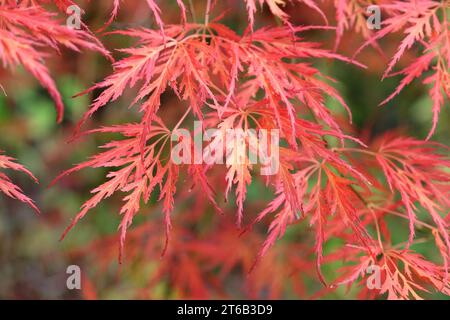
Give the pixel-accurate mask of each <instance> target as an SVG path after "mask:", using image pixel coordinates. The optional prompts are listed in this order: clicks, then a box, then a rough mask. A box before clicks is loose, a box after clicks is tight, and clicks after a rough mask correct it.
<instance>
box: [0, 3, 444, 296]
mask: <svg viewBox="0 0 450 320" xmlns="http://www.w3.org/2000/svg"><path fill="white" fill-rule="evenodd" d="M160 2H161V1H160ZM223 2H224V3H226V4H219V6H222V7H223V9H224V11H225V9H228V10H229V12H228V13H227V14H226V15H225V17H224V19H223V22H224V23H225V24H227V25H228V26H230V27H231V28H232V29H234V30H236V31H237V32H242V31H243V30H244V29H245V28H246V26H247V14H246V10H245V7H244V4H243V2H242V1H223ZM80 4H81V7H82V8H83V9H84V10H85V11H86V15H84V16H83V21H84V22H85V23H86V24H87V25H88V26H90V27H91V29H92V30H97V29H99V28H100V27H101V26H102V25H103V24H104V22H105V21H106V20H107V19H108V17H109V13H110V12H111V9H112V1H91V2H89V3H87V2H80ZM204 5H205V1H200V0H194V6H195V8H196V11H197V12H198V15H199V16H201V15H202V14H203V12H204V11H203V10H204ZM225 6H226V8H225ZM163 8H164V9H163V16H164V19H165V22H174V23H177V22H178V21H179V10H178V9H177V6H176V1H164V5H163ZM324 8H325V12H326V14H327V16H328V17H329V19H330V24H332V25H333V24H334V23H335V22H334V21H333V16H334V9H333V8H327V7H326V6H325V7H324ZM221 11H222V9H221V8H220V7H219V8H217V9H216V10H215V12H221ZM286 11H288V12H289V14H290V16H291V17H292V20H293V21H292V22H293V23H294V24H297V25H300V24H316V25H317V24H322V23H323V22H322V20H321V18H320V16H319V15H318V14H317V13H315V12H314V11H312V10H311V9H309V8H307V7H305V6H302V5H296V6H295V7H287V8H286ZM258 17H259V18H258V22H257V25H265V24H270V23H274V24H275V23H277V22H276V21H274V20H273V19H272V17H271V15H270V13H269V12H268V10H267V8H264V10H263V11H262V12H258ZM153 21H154V19H153V16H152V14H151V13H150V12H149V10H148V9H147V7H146V5H145V2H144V1H127V2H126V4H125V2H123V5H122V7H121V10H120V14H119V17H118V19H117V20H116V22H114V23H113V24H112V25H111V26H110V30H114V29H124V28H127V27H136V26H145V27H155V26H154V22H153ZM305 37H306V38H307V39H308V40H317V41H320V42H321V43H323V44H324V46H325V47H328V48H329V49H332V48H333V45H334V33H333V31H325V32H324V31H320V32H308V33H307V34H306V35H305ZM101 40H102V41H103V42H104V44H105V46H106V47H107V48H108V49H110V50H113V49H118V48H125V47H128V46H130V45H132V43H133V42H132V40H131V39H128V38H126V37H123V36H117V35H102V38H101ZM363 41H364V39H363V38H362V37H360V36H359V35H358V34H356V33H354V32H349V33H347V34H345V35H344V37H343V39H342V42H341V44H340V46H339V48H338V52H339V53H341V54H343V55H346V56H352V54H353V53H354V52H355V50H356V49H357V48H358V47H359V46H360V45H361V44H362V43H363ZM384 41H385V42H384V43H383V45H384V48H386V52H385V54H386V56H387V57H390V56H392V53H393V52H394V51H395V49H396V47H397V45H398V43H399V38H395V37H392V38H389V39H386V40H384ZM113 53H114V55H115V56H116V57H120V54H118V53H117V52H113ZM358 60H359V61H360V62H362V63H364V64H366V65H367V66H368V68H367V69H366V70H363V69H360V68H357V67H355V66H351V65H348V64H345V63H335V62H333V63H327V62H323V63H321V64H320V65H319V67H320V69H321V70H322V71H323V72H324V73H325V74H327V75H330V76H332V77H334V78H335V79H337V80H338V83H337V84H336V85H335V86H336V87H337V88H338V89H339V91H340V93H341V94H342V95H343V97H344V99H345V100H346V102H347V103H348V105H349V106H350V107H351V109H352V112H353V118H354V124H355V127H354V128H350V127H349V128H348V130H349V131H350V132H353V134H355V135H357V136H364V137H368V138H369V139H370V137H374V136H376V135H379V134H380V133H382V132H385V131H387V130H392V129H399V130H403V131H404V132H405V133H407V134H409V135H412V136H415V137H418V138H425V137H426V135H427V133H428V131H429V129H430V127H431V101H430V99H429V97H428V95H427V90H428V88H426V87H425V86H423V85H422V84H421V82H420V81H414V82H413V83H412V85H410V86H408V87H407V88H405V89H404V90H403V91H402V92H401V94H400V95H399V96H398V97H397V98H395V99H393V100H392V101H391V102H389V103H388V104H387V105H386V106H384V107H379V106H378V104H379V103H380V102H381V101H382V100H383V99H384V98H385V97H387V96H388V95H389V94H390V93H391V92H393V91H394V89H395V87H396V86H397V85H398V83H399V80H400V78H398V77H395V78H390V79H386V80H384V81H383V82H381V81H380V78H381V75H382V73H383V71H384V68H385V67H386V62H387V61H386V60H385V59H384V58H383V57H380V55H379V54H378V53H377V52H376V51H375V50H373V49H372V48H368V49H366V50H364V51H363V53H362V54H361V55H360V56H359V57H358ZM407 62H408V57H406V58H405V59H404V61H403V60H402V63H407ZM48 63H49V68H50V70H51V74H52V76H53V78H54V79H55V81H56V82H57V84H58V88H59V89H60V91H61V93H62V95H63V97H64V102H65V107H66V112H65V119H64V122H63V123H62V124H61V125H57V124H56V123H55V117H56V114H55V111H54V106H53V102H52V100H51V99H50V97H49V96H48V94H47V92H46V91H45V90H44V89H42V88H41V87H40V86H39V84H38V83H37V82H36V81H35V80H34V79H33V78H32V77H31V76H30V75H29V74H27V73H26V72H25V71H24V70H22V69H20V68H18V69H16V70H14V72H11V70H5V69H1V68H0V83H2V85H3V87H4V88H5V91H6V92H7V95H6V96H5V95H4V94H0V132H1V134H0V149H2V150H4V151H5V152H6V154H8V155H9V156H12V157H15V158H17V159H18V161H19V162H20V163H22V164H24V165H25V166H26V167H27V168H28V169H30V170H31V171H32V172H33V173H34V175H35V176H36V177H37V178H38V179H39V182H40V184H39V185H36V184H34V183H33V182H32V181H30V180H29V178H28V177H26V176H24V175H23V174H20V173H13V172H8V174H10V176H11V177H12V179H13V180H14V181H15V182H17V184H18V185H19V186H21V187H23V189H24V191H25V193H26V194H27V195H29V196H30V197H31V198H32V199H34V200H35V201H36V202H37V205H38V206H39V208H40V209H41V211H42V214H41V215H40V216H38V215H36V214H35V213H34V212H33V211H32V210H31V209H30V208H28V207H27V206H26V205H24V204H22V203H20V202H19V201H13V200H10V199H9V198H7V197H5V196H3V195H2V196H0V211H1V212H0V298H1V299H5V298H8V299H90V298H102V299H117V298H123V299H127V298H179V297H191V298H196V297H199V298H206V297H209V298H227V297H228V298H252V297H256V298H288V299H289V298H298V297H303V298H312V297H314V295H315V294H316V293H318V292H320V291H321V284H320V282H319V281H318V280H314V279H316V278H317V277H316V275H315V270H314V262H313V260H312V258H311V257H312V256H313V253H312V252H311V250H312V248H308V247H307V246H305V247H303V246H302V245H301V244H299V243H302V240H304V239H307V238H310V237H311V236H312V235H311V234H309V232H308V226H307V224H303V225H302V224H300V225H298V226H295V228H293V229H289V230H288V232H287V235H286V236H285V237H284V238H283V240H281V241H279V243H278V244H277V245H276V247H275V248H274V249H273V250H272V251H271V253H270V254H269V255H268V256H267V257H266V259H265V260H264V261H263V262H262V263H261V265H260V266H259V267H258V268H257V269H256V270H255V272H253V273H252V275H251V276H250V278H254V279H255V280H254V281H252V280H251V279H250V280H249V281H247V280H245V281H243V279H245V278H246V272H245V271H243V270H245V269H246V268H247V270H248V268H249V267H251V265H252V263H253V260H254V258H255V255H256V252H257V251H258V250H259V246H260V245H261V243H262V241H263V239H264V234H265V232H266V230H265V229H264V228H261V229H257V230H256V231H258V232H259V233H258V232H255V234H254V235H251V236H247V238H245V239H242V238H239V231H238V230H236V229H235V227H234V225H233V218H234V209H233V206H232V205H229V207H230V210H229V212H227V213H226V214H225V216H224V217H219V216H218V215H217V214H215V213H214V210H211V208H205V209H204V210H210V211H211V213H210V214H207V215H203V216H202V217H201V219H196V217H195V212H199V211H201V210H202V208H196V210H194V209H193V208H194V207H196V206H197V207H198V206H200V207H201V204H199V202H202V197H201V193H200V194H194V195H193V197H191V198H192V199H190V198H189V197H188V196H187V195H186V198H185V200H184V202H182V205H177V206H178V207H177V209H176V212H175V213H174V218H173V220H174V225H175V226H174V235H173V237H172V239H171V241H172V242H171V244H170V248H169V252H168V253H167V254H166V256H165V257H163V258H162V259H161V258H160V253H161V248H162V246H163V245H164V232H163V224H162V221H161V208H160V206H159V205H158V204H157V203H156V201H153V203H151V204H150V205H148V206H146V207H143V208H142V210H141V212H140V213H139V214H138V216H137V217H136V219H135V221H134V224H133V226H132V227H131V229H130V232H129V236H128V239H127V257H126V258H125V261H124V263H123V264H122V265H120V264H119V263H118V259H117V257H118V242H117V238H116V236H115V235H116V232H117V227H118V225H119V223H120V216H119V214H118V209H119V205H120V202H121V197H120V196H115V197H112V198H111V199H108V200H107V201H104V202H103V203H101V204H100V205H99V206H97V208H96V209H95V210H92V212H90V213H89V214H88V215H87V217H86V218H85V219H83V220H82V221H81V222H80V223H79V224H78V225H77V226H76V227H75V229H74V230H72V231H71V233H70V234H69V235H68V236H67V238H66V239H65V240H64V241H61V242H60V241H59V237H60V236H61V234H62V232H63V230H64V229H65V227H66V226H67V225H68V224H69V223H70V221H71V219H72V218H73V217H74V216H75V214H76V213H77V212H78V210H79V208H80V206H81V204H82V203H83V202H84V201H85V200H87V199H88V197H89V190H91V189H92V188H93V187H95V186H97V185H98V184H100V183H101V182H102V181H104V175H105V172H104V171H102V170H93V169H88V170H84V171H82V172H79V173H76V174H73V175H71V176H70V177H68V178H65V179H64V180H62V181H61V182H59V183H58V184H56V185H54V186H52V187H51V188H47V186H48V185H49V183H50V182H51V181H52V179H54V178H55V177H56V176H57V175H58V174H59V173H61V172H62V171H64V170H66V169H69V168H71V167H72V165H73V164H75V163H78V162H80V161H82V160H84V159H86V158H87V157H88V156H90V155H92V154H94V153H96V152H97V146H99V145H101V144H102V143H104V142H105V141H107V140H105V137H102V136H91V137H87V138H83V139H81V140H78V141H75V142H69V139H70V137H71V135H72V133H73V130H74V126H75V124H76V122H77V121H78V120H79V119H80V117H81V115H82V114H83V112H84V111H86V110H87V108H88V105H89V103H90V101H91V99H92V96H95V95H96V94H97V93H96V92H94V93H93V94H92V95H86V96H82V97H78V98H72V96H73V95H75V94H77V93H79V92H82V91H83V90H85V89H86V88H88V87H90V86H91V85H92V84H94V83H95V82H97V81H100V80H101V79H103V78H104V77H105V76H106V75H108V74H109V73H110V72H111V65H110V63H109V62H108V61H106V60H105V59H104V58H103V57H101V56H100V55H98V54H95V53H92V52H87V51H85V52H83V53H81V54H74V53H72V52H69V51H65V50H63V51H62V52H61V54H60V55H59V56H58V55H55V56H53V57H52V58H50V59H48ZM132 97H133V91H132V90H129V91H128V92H127V93H126V94H125V95H124V97H123V98H122V99H121V100H119V101H118V102H117V103H115V104H112V105H111V106H109V107H107V108H105V109H103V110H102V111H100V112H99V113H97V114H96V116H94V117H93V119H92V120H91V121H90V122H89V123H88V125H87V126H86V128H89V127H98V126H99V125H106V124H120V123H126V122H130V121H134V120H136V119H137V114H136V110H133V109H131V110H129V109H127V108H126V107H125V106H126V105H127V103H124V102H123V101H125V102H126V101H130V100H131V99H132ZM164 103H167V104H170V103H171V98H170V97H167V98H166V99H165V100H163V104H164ZM329 105H330V108H331V109H333V110H334V109H336V112H341V110H340V108H337V107H336V106H335V105H334V102H333V101H330V103H329ZM343 116H344V115H343ZM449 120H450V117H449V108H448V103H447V106H446V107H444V108H443V110H442V112H441V115H440V121H439V125H438V128H437V131H436V133H435V135H434V136H433V139H434V140H436V141H439V142H442V143H444V144H447V145H448V143H449V140H448V139H449V136H450V121H449ZM218 183H223V182H218ZM183 194H184V193H183V192H181V195H180V197H181V198H182V197H183ZM186 194H187V192H186ZM271 195H272V194H271V192H270V191H268V190H266V189H265V187H264V185H263V184H261V183H260V182H258V181H257V182H255V183H253V184H252V185H251V187H250V189H249V192H248V197H247V200H246V207H245V211H246V212H248V213H249V214H252V215H255V214H256V213H257V212H259V210H261V208H262V207H263V206H264V200H265V201H267V200H268V199H270V197H271ZM178 225H182V228H181V227H180V229H178ZM212 226H219V227H218V228H216V229H213V230H216V231H215V232H214V234H210V233H211V232H210V230H212V229H211V228H212ZM217 230H219V231H217ZM208 237H211V238H208ZM199 239H211V241H203V242H199V243H198V244H197V242H196V241H198V240H199ZM230 239H234V241H236V243H237V242H238V241H245V242H246V245H245V247H244V246H242V245H240V246H237V245H234V244H233V242H232V241H230ZM188 240H189V241H188ZM205 243H210V244H209V245H205ZM287 243H289V244H290V246H289V247H288V246H286V245H285V244H287ZM214 245H216V247H214ZM334 245H337V244H334V243H328V244H327V247H326V250H331V249H332V247H333V246H334ZM217 246H223V247H224V248H225V249H224V251H223V254H225V255H230V256H233V257H234V258H235V259H236V264H235V265H230V268H232V270H231V271H230V272H229V273H227V275H226V279H225V278H221V275H220V271H218V270H219V269H220V268H223V267H225V268H226V267H227V266H223V265H222V266H220V265H218V264H219V262H220V261H221V260H220V257H216V256H214V253H213V251H214V250H216V249H217ZM294 247H295V248H296V250H295V252H293V251H292V250H293V248H294ZM233 248H239V252H236V250H233ZM199 250H203V251H202V252H203V253H205V252H206V253H207V254H210V257H209V258H208V259H206V258H205V254H203V255H202V254H199ZM422 250H425V251H426V250H427V248H426V247H424V248H423V249H422ZM205 259H206V260H207V262H205V261H206V260H205ZM216 260H217V261H219V262H216ZM286 260H288V261H287V262H286ZM309 261H311V262H309ZM72 264H76V265H79V266H80V267H81V270H82V275H83V281H82V287H83V290H68V289H67V288H66V279H67V276H68V275H67V274H66V268H67V267H68V266H69V265H72ZM334 267H335V266H327V267H326V268H325V271H324V272H325V275H326V276H328V277H330V278H333V276H334V274H333V272H334V271H333V270H334ZM292 268H294V269H295V268H297V269H298V270H302V272H300V273H296V274H295V276H294V279H292V278H290V277H291V272H292V270H291V269H292ZM308 270H311V271H310V272H308ZM211 275H214V276H211ZM220 281H226V285H225V286H223V285H220V283H218V282H220ZM243 282H245V283H246V284H245V285H242V283H243ZM326 297H327V298H338V299H343V298H349V297H352V295H351V294H350V295H347V294H346V292H345V291H344V290H337V291H335V292H333V293H330V294H329V295H326ZM433 297H436V298H440V296H433Z"/></svg>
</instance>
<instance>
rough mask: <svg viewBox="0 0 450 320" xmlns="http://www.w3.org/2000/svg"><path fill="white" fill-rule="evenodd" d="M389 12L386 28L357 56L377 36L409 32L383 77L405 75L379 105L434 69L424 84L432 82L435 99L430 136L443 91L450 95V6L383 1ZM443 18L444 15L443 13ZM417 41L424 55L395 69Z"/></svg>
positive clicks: (419, 0) (421, 1)
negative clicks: (396, 70)
mask: <svg viewBox="0 0 450 320" xmlns="http://www.w3.org/2000/svg"><path fill="white" fill-rule="evenodd" d="M380 7H381V8H383V9H385V10H386V11H387V13H388V14H389V18H388V19H386V20H384V21H383V22H382V25H383V26H384V28H383V29H381V30H380V31H378V32H376V33H375V34H374V35H373V36H372V37H371V38H370V39H369V40H368V41H367V42H366V43H365V44H364V45H363V46H361V47H360V48H359V49H358V50H357V52H356V53H355V56H356V55H357V54H358V53H359V52H360V51H361V50H362V49H363V48H365V47H366V46H367V45H369V44H374V43H375V42H376V41H377V40H379V39H381V38H383V37H385V36H387V35H388V34H390V33H395V32H398V31H400V30H403V31H404V33H405V34H406V36H405V37H404V38H403V40H402V41H401V43H400V45H399V47H398V49H397V52H396V53H395V55H394V56H393V57H392V59H391V60H390V62H389V64H388V66H387V68H386V70H385V72H384V74H383V79H384V78H386V77H392V76H395V75H403V76H404V78H403V79H402V81H401V82H400V84H399V86H397V88H396V89H395V91H394V92H393V93H392V94H391V95H390V96H389V97H388V98H386V99H385V100H384V101H383V102H381V104H380V105H384V104H386V103H387V102H389V101H390V100H392V99H393V98H394V97H395V96H396V95H397V94H399V93H400V91H401V90H402V89H403V88H404V87H406V86H407V85H408V84H410V83H411V82H412V81H413V80H414V79H415V78H418V77H420V76H422V75H423V74H424V73H425V72H426V71H427V70H429V69H432V70H433V74H432V75H430V76H428V77H427V78H425V80H424V81H423V83H424V84H433V86H432V88H431V89H430V91H429V95H430V97H431V99H432V101H433V104H432V112H433V123H432V127H431V129H430V131H429V133H428V136H427V140H428V139H429V138H430V137H431V136H432V135H433V133H434V131H435V130H436V126H437V122H438V116H439V111H440V109H441V108H442V106H443V105H444V96H443V92H444V93H445V94H446V96H447V97H450V95H449V91H450V90H449V87H450V80H449V79H450V77H449V71H448V70H449V66H450V23H449V22H448V21H447V18H446V15H447V10H448V8H449V4H448V2H445V1H443V2H436V1H430V0H417V1H411V2H407V1H406V2H405V1H394V2H393V3H387V4H381V5H380ZM441 15H442V16H443V17H444V18H441V17H440V16H441ZM414 45H418V46H421V47H422V48H423V54H422V56H420V57H418V58H417V59H416V61H414V62H413V63H412V64H410V65H408V66H407V67H405V68H404V69H402V70H400V71H398V72H395V73H392V72H391V71H392V70H393V68H394V67H395V65H396V64H397V63H398V62H399V61H400V58H401V57H402V56H403V55H404V53H405V52H406V51H407V50H409V49H411V48H412V47H413V46H414Z"/></svg>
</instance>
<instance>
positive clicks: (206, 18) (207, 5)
mask: <svg viewBox="0 0 450 320" xmlns="http://www.w3.org/2000/svg"><path fill="white" fill-rule="evenodd" d="M210 11H211V0H208V1H207V3H206V12H205V26H207V25H208V24H209V12H210Z"/></svg>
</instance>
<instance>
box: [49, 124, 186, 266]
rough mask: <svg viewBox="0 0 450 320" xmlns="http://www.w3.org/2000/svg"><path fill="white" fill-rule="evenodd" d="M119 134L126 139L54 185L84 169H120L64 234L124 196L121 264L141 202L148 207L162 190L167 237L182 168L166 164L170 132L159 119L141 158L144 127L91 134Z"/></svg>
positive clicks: (109, 177)
mask: <svg viewBox="0 0 450 320" xmlns="http://www.w3.org/2000/svg"><path fill="white" fill-rule="evenodd" d="M97 132H101V133H119V134H121V135H123V136H124V137H125V139H123V140H117V141H112V142H109V143H107V144H106V145H105V146H104V147H103V148H107V149H108V150H107V151H104V152H102V153H100V154H98V155H95V156H94V157H92V158H91V159H90V160H88V161H86V162H83V163H81V164H79V165H77V166H75V167H74V168H72V169H70V170H68V171H66V172H64V173H62V174H61V175H60V176H58V177H57V178H56V179H55V180H54V181H53V182H52V184H54V183H55V182H56V181H58V180H59V179H61V178H62V177H64V176H66V175H68V174H71V173H73V172H76V171H78V170H81V169H83V168H87V167H92V168H100V167H105V168H118V169H117V170H116V171H110V172H109V173H108V174H107V176H106V177H107V178H108V179H109V180H108V181H107V182H105V183H103V184H102V185H100V186H98V187H97V188H95V189H93V190H92V193H94V194H95V195H94V196H92V197H91V198H90V199H89V200H88V201H86V202H85V203H84V204H83V206H82V207H81V211H80V212H79V213H78V214H77V216H76V217H75V219H73V221H72V223H71V224H70V225H69V227H68V228H67V229H66V231H65V232H64V233H63V235H62V238H64V237H65V235H66V234H67V232H69V231H70V229H72V228H73V227H74V226H75V225H76V224H77V222H78V221H79V220H80V219H82V218H83V217H84V216H85V215H86V214H87V213H88V212H89V211H90V210H91V209H93V208H94V207H96V206H97V205H98V203H100V201H102V200H103V199H105V198H108V197H110V196H112V195H113V194H114V193H116V192H124V193H126V196H125V197H124V198H123V201H124V204H123V206H122V208H121V210H120V214H121V215H122V222H121V223H120V226H119V229H120V256H119V258H120V260H121V259H122V256H123V247H124V243H125V236H126V232H127V229H128V227H129V226H130V225H131V223H132V220H133V217H134V216H135V215H136V214H137V212H138V211H139V208H140V202H141V199H142V200H143V201H144V202H145V203H147V202H148V201H149V199H150V195H151V194H152V192H153V191H154V190H155V188H157V187H158V188H159V190H161V193H160V197H159V199H160V200H164V203H163V211H164V216H165V223H166V230H167V235H168V232H169V230H170V226H171V222H170V212H171V211H172V210H173V195H174V193H175V191H176V188H175V183H176V181H177V175H178V168H177V167H176V166H175V165H174V164H172V163H171V162H170V161H168V160H166V159H165V158H164V157H165V156H166V154H165V152H166V149H165V148H167V147H169V144H170V131H169V130H168V129H167V127H165V125H164V124H163V123H162V121H161V120H159V119H157V118H156V119H155V122H154V123H153V125H152V127H151V129H150V130H149V131H148V132H147V133H146V137H145V138H144V140H145V141H146V142H148V143H146V145H145V146H144V149H143V154H141V141H142V139H143V138H142V136H141V135H142V132H143V130H142V127H141V125H140V124H128V125H123V126H115V127H105V128H100V129H95V130H91V131H89V132H87V134H92V133H97Z"/></svg>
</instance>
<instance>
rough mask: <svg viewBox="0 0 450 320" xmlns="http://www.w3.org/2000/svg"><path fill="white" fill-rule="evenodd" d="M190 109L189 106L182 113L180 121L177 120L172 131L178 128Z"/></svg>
mask: <svg viewBox="0 0 450 320" xmlns="http://www.w3.org/2000/svg"><path fill="white" fill-rule="evenodd" d="M190 111H191V107H189V108H188V109H187V110H186V112H185V113H184V115H183V116H182V117H181V119H180V121H178V123H177V125H176V126H175V128H173V130H172V131H175V130H177V129H178V127H179V126H180V125H181V124H182V123H183V121H184V119H186V117H187V115H188V114H189V112H190Z"/></svg>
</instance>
